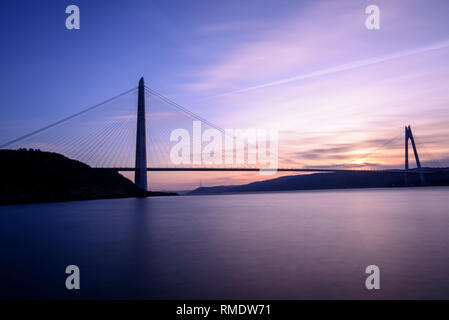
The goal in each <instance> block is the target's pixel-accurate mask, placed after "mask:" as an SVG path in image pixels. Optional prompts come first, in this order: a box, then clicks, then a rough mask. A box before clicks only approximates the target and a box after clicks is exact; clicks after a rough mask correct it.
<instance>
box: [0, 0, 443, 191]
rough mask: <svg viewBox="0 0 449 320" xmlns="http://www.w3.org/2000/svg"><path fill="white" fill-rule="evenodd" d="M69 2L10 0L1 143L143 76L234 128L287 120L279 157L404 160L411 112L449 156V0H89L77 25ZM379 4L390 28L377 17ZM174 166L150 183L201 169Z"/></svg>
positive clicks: (395, 163)
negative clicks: (68, 20)
mask: <svg viewBox="0 0 449 320" xmlns="http://www.w3.org/2000/svg"><path fill="white" fill-rule="evenodd" d="M69 4H72V3H61V1H46V2H45V4H40V3H36V2H35V1H17V2H15V3H14V4H8V5H5V4H2V10H0V27H1V28H2V30H3V31H2V33H1V35H0V41H1V43H2V50H1V51H0V58H1V59H0V67H1V69H2V73H1V74H0V86H1V88H2V89H1V93H2V94H1V95H0V108H1V114H2V117H1V119H0V124H1V129H0V138H1V142H4V141H6V140H8V139H11V138H14V137H16V136H19V135H21V134H23V133H26V132H28V131H31V130H33V129H36V128H38V127H40V126H42V125H45V124H47V123H49V122H52V121H55V120H57V119H59V118H62V117H64V116H66V115H70V114H72V113H74V112H76V111H78V110H80V109H82V108H83V107H85V106H89V105H91V104H93V103H95V102H98V101H101V100H103V99H104V98H108V97H110V96H112V95H114V94H117V93H118V92H121V91H124V90H126V89H128V88H130V87H133V86H135V85H136V83H137V80H138V78H139V77H140V76H142V75H143V76H145V79H146V83H147V84H148V85H149V86H150V87H152V88H154V89H156V90H158V91H159V92H161V93H163V94H164V95H166V96H168V97H170V98H171V99H173V100H175V101H176V102H178V103H180V104H181V105H183V106H186V107H188V108H189V109H191V110H192V111H194V112H195V113H197V114H200V115H201V116H203V117H204V118H206V119H208V120H210V121H213V122H215V123H217V124H218V125H220V126H221V127H224V128H248V127H257V128H265V129H277V130H279V132H280V138H281V140H280V143H279V147H280V166H282V164H283V163H284V164H285V163H288V164H290V165H298V166H360V165H365V164H367V165H368V166H369V167H399V166H401V165H402V161H403V160H402V159H403V158H402V157H403V151H402V143H403V142H402V140H401V138H402V136H401V134H402V133H403V127H404V125H406V124H410V125H411V126H412V129H413V130H414V133H415V135H416V137H417V140H418V143H419V144H422V145H424V146H423V148H425V149H422V150H423V151H422V152H423V158H424V159H423V160H424V161H423V162H424V164H426V163H425V160H426V159H427V160H429V161H430V160H433V159H439V160H440V162H439V163H435V162H432V163H430V162H429V165H439V164H442V165H449V160H448V159H449V144H448V142H447V141H449V126H448V125H447V124H448V121H449V108H448V107H449V106H448V103H449V90H448V89H449V82H448V81H447V79H448V76H449V63H448V61H449V19H448V16H449V2H448V1H445V0H430V1H424V0H419V1H418V0H394V1H392V0H388V1H383V0H379V1H357V0H350V1H344V0H340V1H332V0H331V1H316V0H315V1H274V0H273V1H244V3H242V1H225V2H218V1H189V2H186V1H151V2H149V1H114V2H113V3H111V2H106V1H105V2H104V3H103V4H102V2H101V1H95V3H92V1H77V2H76V3H73V4H78V5H79V7H80V10H81V29H80V30H76V31H74V30H72V31H69V30H66V29H65V27H64V21H65V16H66V15H65V13H64V11H65V6H66V5H69ZM370 4H375V5H378V6H379V8H380V19H381V20H380V21H381V22H380V26H381V29H380V30H367V29H366V27H365V19H366V16H367V15H366V14H365V7H366V6H367V5H370ZM398 135H399V138H398V142H397V143H393V144H391V145H389V146H388V147H387V148H386V149H384V150H382V154H378V153H374V154H372V155H370V156H369V157H366V155H367V154H370V152H372V151H374V150H376V148H377V147H379V146H380V145H382V144H383V143H384V142H385V141H387V140H388V139H391V138H393V137H395V136H398ZM426 157H427V158H426ZM168 175H169V174H162V173H161V174H155V175H154V178H150V185H151V186H152V187H153V188H165V189H170V188H188V187H192V186H195V185H197V184H198V180H199V177H198V176H194V177H192V176H191V175H189V174H185V176H183V177H179V176H178V177H172V176H171V177H169V176H168ZM253 178H257V177H254V176H251V177H247V176H242V175H238V176H237V174H236V175H229V176H223V175H220V176H217V175H209V176H208V177H204V182H203V184H206V185H209V184H210V185H214V184H220V183H240V182H243V181H249V180H250V179H253Z"/></svg>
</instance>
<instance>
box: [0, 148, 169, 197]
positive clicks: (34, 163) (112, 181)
mask: <svg viewBox="0 0 449 320" xmlns="http://www.w3.org/2000/svg"><path fill="white" fill-rule="evenodd" d="M0 169H1V170H2V173H1V179H0V204H12V203H31V202H52V201H72V200H91V199H107V198H125V197H146V196H159V195H176V194H169V193H163V192H147V191H144V190H142V189H140V188H138V187H137V186H136V185H135V184H134V183H132V182H131V181H130V180H128V179H126V178H125V177H123V176H122V175H120V174H119V173H117V172H115V171H110V170H105V169H94V168H91V167H89V166H88V165H86V164H84V163H82V162H79V161H75V160H71V159H68V158H66V157H64V156H63V155H60V154H57V153H50V152H42V151H39V150H25V149H21V150H0Z"/></svg>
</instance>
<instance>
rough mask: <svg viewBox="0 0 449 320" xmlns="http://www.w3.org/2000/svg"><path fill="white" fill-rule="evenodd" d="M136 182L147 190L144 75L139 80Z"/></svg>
mask: <svg viewBox="0 0 449 320" xmlns="http://www.w3.org/2000/svg"><path fill="white" fill-rule="evenodd" d="M134 183H135V184H136V185H137V186H138V187H139V188H141V189H144V190H147V189H148V186H147V144H146V132H145V84H144V80H143V77H142V78H140V81H139V96H138V99H137V136H136V167H135V172H134Z"/></svg>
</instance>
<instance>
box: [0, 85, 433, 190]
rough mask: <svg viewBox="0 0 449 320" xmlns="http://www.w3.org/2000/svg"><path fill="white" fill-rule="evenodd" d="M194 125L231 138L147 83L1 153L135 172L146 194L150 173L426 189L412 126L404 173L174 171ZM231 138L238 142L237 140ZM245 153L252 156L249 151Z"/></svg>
mask: <svg viewBox="0 0 449 320" xmlns="http://www.w3.org/2000/svg"><path fill="white" fill-rule="evenodd" d="M136 101H137V112H136ZM192 121H197V122H198V123H201V125H202V127H203V128H206V129H207V128H209V129H215V130H216V131H217V132H219V133H222V134H223V135H227V134H228V133H227V132H226V131H225V130H224V129H222V128H221V127H219V126H217V125H216V124H214V123H212V122H210V121H208V120H206V119H204V118H202V117H200V116H198V115H197V114H195V113H193V112H191V111H190V110H188V109H186V108H184V107H183V106H181V105H179V104H177V103H175V102H174V101H172V100H170V99H168V98H166V97H165V96H163V95H162V94H160V93H158V92H156V91H154V90H152V89H151V88H148V87H146V86H145V84H144V80H143V78H142V79H141V80H140V81H139V86H138V87H135V88H132V89H130V90H127V91H125V92H122V93H120V94H118V95H116V96H114V97H112V98H110V99H107V100H105V101H103V102H101V103H98V104H96V105H93V106H90V107H88V108H86V109H84V110H82V111H80V112H77V113H75V114H73V115H71V116H68V117H66V118H63V119H61V120H58V121H55V122H53V123H51V124H49V125H47V126H44V127H42V128H40V129H38V130H35V131H33V132H30V133H28V134H25V135H23V136H21V137H18V138H16V139H13V140H10V141H8V142H5V143H3V144H2V145H0V149H4V148H10V149H18V148H33V149H40V150H43V151H49V152H57V153H61V154H63V155H65V156H66V157H68V158H71V159H74V160H78V161H81V162H84V163H86V164H88V165H90V166H92V167H95V168H104V169H110V170H116V171H134V172H135V183H136V184H137V185H138V186H139V187H141V188H143V189H147V171H217V172H229V171H242V172H252V171H261V170H262V171H263V170H267V171H270V170H274V169H275V171H279V172H339V171H342V172H347V171H369V172H373V171H381V172H388V173H399V174H405V179H406V182H407V175H408V174H418V175H419V178H420V181H421V183H423V184H424V183H425V177H424V173H425V169H423V168H422V167H421V162H420V159H419V156H418V151H417V146H416V143H415V139H414V137H413V134H412V131H411V128H410V126H408V127H406V128H405V166H404V169H389V170H366V169H345V168H343V169H342V168H320V167H312V168H309V167H302V168H299V167H290V168H287V167H281V168H270V167H266V166H265V167H263V166H261V165H260V163H251V164H250V163H243V164H239V165H236V164H235V162H233V163H227V164H218V165H215V164H214V165H207V166H206V165H203V164H201V163H200V164H187V165H186V164H185V163H184V164H181V165H173V161H171V159H170V152H171V147H172V145H173V140H171V139H170V137H171V133H172V132H173V130H176V129H178V128H191V127H192ZM231 138H232V139H235V137H231ZM396 138H397V137H395V138H393V139H391V140H388V141H386V142H384V143H383V144H382V145H381V146H379V147H378V148H377V149H376V150H375V151H374V152H379V151H380V150H381V149H382V148H384V147H386V146H387V145H388V144H390V143H391V142H392V141H393V140H394V139H396ZM409 142H411V144H412V149H413V153H414V156H415V162H416V165H417V170H416V171H415V170H410V169H409V161H408V145H409ZM206 143H207V142H206ZM204 144H205V142H201V146H200V149H202V147H203V146H204ZM234 147H235V146H234V144H232V150H231V151H234ZM226 148H227V147H225V146H221V149H222V150H221V152H220V157H221V155H223V157H224V154H225V153H226V151H227V150H226ZM228 151H229V150H228ZM245 151H246V152H249V151H248V146H246V149H245ZM193 156H194V155H192V157H193Z"/></svg>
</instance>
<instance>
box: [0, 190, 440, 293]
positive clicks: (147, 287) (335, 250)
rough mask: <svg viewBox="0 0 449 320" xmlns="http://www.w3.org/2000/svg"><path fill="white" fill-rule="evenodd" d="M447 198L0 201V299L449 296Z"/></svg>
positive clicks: (325, 194) (381, 193)
mask: <svg viewBox="0 0 449 320" xmlns="http://www.w3.org/2000/svg"><path fill="white" fill-rule="evenodd" d="M448 200H449V188H445V187H441V188H410V189H366V190H360V189H359V190H335V191H301V192H283V193H259V194H238V195H213V196H179V197H159V198H147V199H117V200H95V201H78V202H65V203H43V204H32V205H15V206H0V298H58V299H90V298H93V299H110V298H113V299H381V298H393V299H406V298H412V299H415V298H424V299H431V298H436V299H444V298H446V299H448V298H449V205H448V204H449V201H448ZM68 265H76V266H78V267H79V269H80V290H67V289H66V287H65V280H66V277H67V276H68V275H67V274H66V273H65V268H66V266H68ZM368 265H376V266H378V267H379V269H380V289H379V290H367V289H366V287H365V279H366V278H367V277H368V274H366V273H365V269H366V267H367V266H368Z"/></svg>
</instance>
